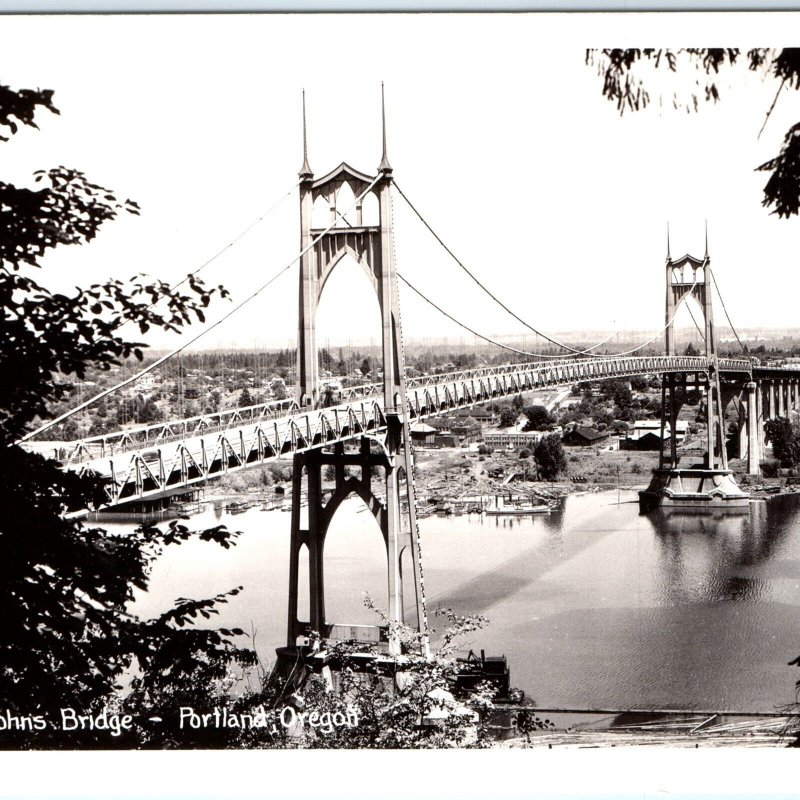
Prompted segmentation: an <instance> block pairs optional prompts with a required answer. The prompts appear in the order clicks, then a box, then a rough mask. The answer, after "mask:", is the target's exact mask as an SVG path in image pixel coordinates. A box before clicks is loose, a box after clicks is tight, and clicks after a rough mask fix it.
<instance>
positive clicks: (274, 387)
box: [269, 376, 289, 400]
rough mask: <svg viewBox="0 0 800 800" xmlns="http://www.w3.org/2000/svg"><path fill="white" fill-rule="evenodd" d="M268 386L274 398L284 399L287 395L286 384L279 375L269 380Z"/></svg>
mask: <svg viewBox="0 0 800 800" xmlns="http://www.w3.org/2000/svg"><path fill="white" fill-rule="evenodd" d="M269 388H270V391H271V392H272V397H273V398H274V399H275V400H285V399H286V398H287V397H288V396H289V392H287V391H286V384H285V383H284V380H283V378H281V377H278V376H276V377H274V378H273V379H272V380H271V381H270V384H269Z"/></svg>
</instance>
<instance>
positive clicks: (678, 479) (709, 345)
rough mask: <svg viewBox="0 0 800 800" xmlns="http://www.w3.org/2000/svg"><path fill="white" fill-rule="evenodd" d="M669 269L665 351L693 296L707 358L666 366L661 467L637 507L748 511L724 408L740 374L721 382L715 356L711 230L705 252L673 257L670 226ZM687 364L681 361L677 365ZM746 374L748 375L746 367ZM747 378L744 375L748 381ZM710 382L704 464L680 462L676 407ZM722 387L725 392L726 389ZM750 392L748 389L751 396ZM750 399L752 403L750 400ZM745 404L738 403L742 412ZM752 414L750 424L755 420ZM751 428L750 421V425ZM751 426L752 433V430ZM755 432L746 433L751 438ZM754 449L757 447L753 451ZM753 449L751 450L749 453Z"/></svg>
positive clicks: (735, 391) (669, 353)
mask: <svg viewBox="0 0 800 800" xmlns="http://www.w3.org/2000/svg"><path fill="white" fill-rule="evenodd" d="M665 272H666V289H667V296H666V310H665V314H666V319H665V325H664V330H665V337H666V342H665V345H666V354H667V356H672V357H674V356H677V355H679V354H678V353H676V352H675V329H674V319H673V318H674V316H675V311H676V309H677V308H678V304H679V303H680V302H681V301H682V300H688V299H689V298H690V297H694V298H695V299H696V300H697V301H698V303H699V304H700V309H701V311H702V314H703V322H704V329H705V332H704V337H703V338H704V339H705V350H706V352H705V358H702V359H697V360H696V361H692V362H689V363H688V364H687V365H686V367H687V368H686V371H685V372H684V371H681V372H677V373H676V372H672V371H669V372H666V373H665V374H664V377H663V379H662V384H661V408H662V410H661V446H660V450H659V456H658V468H657V469H654V470H653V477H652V479H651V481H650V485H649V486H648V487H647V489H645V490H643V491H641V492H639V507H640V509H641V510H642V511H649V510H651V509H653V508H656V507H661V508H666V509H669V508H672V509H676V508H677V509H687V508H688V509H694V510H697V509H700V508H704V509H709V508H716V509H720V508H725V509H726V510H730V511H747V510H748V509H749V497H748V495H746V494H745V493H744V492H742V490H741V489H740V488H739V487H738V486H737V485H736V481H735V480H734V477H733V472H732V470H730V469H728V453H727V442H726V436H725V414H724V409H725V407H726V405H727V401H728V400H729V399H731V397H733V396H735V395H736V394H741V392H742V388H743V384H742V382H741V380H739V381H738V383H737V382H736V381H733V382H731V381H729V382H727V383H725V384H721V381H720V369H719V367H720V365H719V359H718V356H717V343H716V335H715V331H714V313H713V308H712V303H711V296H712V293H713V288H714V276H713V273H712V271H711V259H710V258H709V256H708V235H707V234H706V250H705V255H704V256H703V258H697V257H695V256H692V255H689V254H688V253H687V254H686V255H684V256H681V257H680V258H677V259H673V258H672V256H671V254H670V247H669V228H667V260H666V264H665ZM679 366H681V367H682V366H683V365H679ZM742 377H745V379H746V378H747V377H749V376H748V375H747V373H745V374H744V375H743V376H742ZM745 382H746V381H745ZM703 384H705V387H706V422H707V425H708V442H707V446H706V452H705V456H704V458H703V463H702V464H695V465H689V466H688V467H686V466H679V464H678V452H677V442H678V430H677V429H678V424H677V423H678V412H679V411H680V408H681V406H682V405H683V403H684V402H685V401H686V392H687V389H688V388H694V389H699V388H700V386H701V385H703ZM723 392H724V393H725V394H723ZM750 394H751V392H750V391H749V390H748V401H749V399H750ZM748 405H749V403H748ZM741 410H742V405H741V403H740V413H741ZM751 416H752V415H748V417H747V424H748V425H752V422H751ZM667 426H669V431H670V447H669V456H668V457H667V455H666V454H665V453H664V433H665V430H666V428H667ZM749 430H752V427H751V428H750V429H749ZM749 430H748V433H749ZM749 439H752V437H750V436H748V440H749ZM753 452H754V451H753ZM751 455H752V454H751Z"/></svg>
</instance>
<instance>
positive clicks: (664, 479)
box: [639, 467, 750, 514]
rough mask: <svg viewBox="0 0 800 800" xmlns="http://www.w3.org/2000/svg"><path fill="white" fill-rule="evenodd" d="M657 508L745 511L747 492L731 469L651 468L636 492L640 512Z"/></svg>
mask: <svg viewBox="0 0 800 800" xmlns="http://www.w3.org/2000/svg"><path fill="white" fill-rule="evenodd" d="M656 508H661V509H663V510H665V511H666V510H671V509H681V510H684V511H685V510H687V509H691V510H692V511H695V512H699V513H707V512H710V513H716V512H718V511H725V512H728V511H730V512H733V513H746V512H747V511H749V510H750V495H749V494H747V493H746V492H743V491H742V490H741V488H740V487H739V486H738V485H737V483H736V481H735V480H734V478H733V470H730V469H704V468H702V467H689V468H688V469H654V470H653V477H652V479H651V481H650V485H649V486H648V487H647V488H646V489H642V490H641V491H640V492H639V511H640V512H641V513H642V514H646V513H647V512H649V511H653V510H654V509H656Z"/></svg>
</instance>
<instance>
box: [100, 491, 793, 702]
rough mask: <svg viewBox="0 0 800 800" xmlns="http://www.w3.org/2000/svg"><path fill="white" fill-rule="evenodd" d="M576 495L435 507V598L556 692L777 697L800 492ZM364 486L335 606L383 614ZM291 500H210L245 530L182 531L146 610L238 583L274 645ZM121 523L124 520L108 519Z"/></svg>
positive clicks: (541, 696)
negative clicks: (744, 507) (496, 506)
mask: <svg viewBox="0 0 800 800" xmlns="http://www.w3.org/2000/svg"><path fill="white" fill-rule="evenodd" d="M617 499H618V495H617V493H616V492H611V493H601V494H588V495H582V496H575V497H570V498H568V499H567V500H566V501H565V502H564V505H563V507H562V508H561V509H560V511H559V512H557V513H554V514H552V515H551V516H550V517H539V518H533V519H531V518H527V519H514V518H502V517H483V518H481V517H477V516H472V517H467V516H460V517H451V518H443V517H428V518H426V519H423V520H421V521H420V525H421V529H422V536H423V552H424V555H425V580H426V586H427V590H428V600H429V607H435V606H443V607H449V608H452V609H453V610H454V611H457V612H459V613H465V614H466V613H480V614H484V615H485V616H486V617H488V618H489V620H490V623H489V625H488V626H487V627H486V628H485V629H484V630H483V631H481V632H480V633H478V634H474V635H473V637H472V641H471V642H470V643H469V646H472V647H474V648H476V649H478V648H481V647H483V648H485V649H486V651H487V652H488V653H491V654H499V653H505V654H506V655H507V656H508V657H509V661H510V666H511V672H512V683H513V684H514V685H516V686H519V687H520V688H522V689H524V690H525V691H526V692H527V693H528V695H529V696H530V697H532V698H533V699H534V700H535V701H536V702H537V703H538V704H539V705H540V706H542V707H551V706H572V707H583V708H585V707H601V706H602V707H611V708H633V707H637V708H646V707H670V708H692V707H694V708H710V709H731V710H739V711H747V710H752V711H768V710H773V709H774V708H775V707H776V706H780V705H782V704H786V703H789V702H792V700H793V699H794V682H795V680H796V679H797V678H798V677H800V671H798V670H797V668H796V667H789V666H787V662H788V661H790V660H791V659H793V658H794V657H795V656H796V655H798V654H799V653H800V630H798V619H799V618H800V613H799V610H798V606H800V504H799V503H798V502H797V500H796V499H795V498H776V499H773V500H771V501H770V502H769V503H759V504H756V505H753V506H752V507H751V511H750V514H749V515H740V516H732V517H722V518H712V517H691V516H677V515H672V516H670V517H668V518H667V517H659V516H652V515H651V516H649V517H642V516H639V514H638V506H637V505H636V504H635V502H632V501H635V494H634V493H632V492H622V493H621V495H620V496H619V499H620V500H621V503H620V504H617ZM360 508H362V506H361V503H360V501H359V500H351V501H347V502H346V503H345V504H343V506H342V508H341V509H340V511H339V512H338V514H337V516H336V518H335V519H334V522H333V524H332V526H331V530H330V533H329V538H328V542H327V544H326V579H327V605H328V619H329V620H331V621H347V622H372V621H374V617H373V616H372V613H371V612H369V611H368V610H367V609H365V608H364V606H363V592H364V591H367V592H369V594H370V595H371V596H372V597H374V598H375V599H376V600H378V601H382V600H383V598H384V591H385V589H384V585H385V584H384V581H385V577H384V576H385V567H384V552H385V551H384V548H383V541H382V539H381V537H380V534H379V532H378V529H377V526H376V525H375V523H374V522H373V520H372V518H371V516H370V515H369V514H368V513H359V509H360ZM290 517H291V515H290V514H287V513H282V512H280V511H270V512H263V511H259V510H255V509H254V510H251V511H248V512H245V513H244V514H239V515H236V516H229V515H227V514H225V513H221V512H219V511H213V510H211V509H209V510H208V511H207V512H205V513H203V514H201V515H198V516H195V517H193V518H192V520H191V524H192V526H194V527H198V528H199V527H202V526H203V525H210V524H218V523H219V522H220V521H222V522H225V523H226V524H227V525H228V527H229V528H231V529H235V530H241V531H242V532H243V535H242V536H241V537H240V539H239V540H238V544H237V546H236V547H234V548H232V549H231V550H229V551H225V550H222V549H221V548H219V547H216V546H214V545H212V544H207V543H190V544H188V545H181V546H180V547H174V548H168V551H167V553H166V554H165V555H164V557H162V558H161V559H160V561H159V562H158V564H157V565H156V568H155V570H154V574H153V579H152V584H151V589H150V591H149V592H148V593H146V594H141V595H140V596H139V598H138V600H137V609H138V611H139V612H140V613H142V614H155V613H157V612H158V611H160V610H161V609H163V608H164V607H165V606H166V604H168V603H171V602H172V601H173V600H174V599H176V598H178V597H181V596H190V597H208V596H211V595H213V594H215V593H217V592H221V591H224V590H226V589H229V588H232V587H234V586H238V585H242V586H244V591H243V592H242V593H241V595H239V596H237V597H235V598H233V599H232V600H231V601H230V602H229V603H228V604H227V606H223V607H222V609H221V613H220V616H219V619H218V623H219V624H221V625H229V626H234V625H236V626H239V627H242V628H244V629H245V630H247V631H250V630H251V628H252V629H254V630H255V631H256V647H257V649H258V650H259V652H260V653H261V655H262V658H265V659H266V660H270V659H271V657H272V655H273V648H274V647H275V646H276V645H279V644H283V643H284V637H285V628H286V595H287V582H288V542H289V523H290ZM107 527H109V528H111V527H121V526H111V525H109V526H107Z"/></svg>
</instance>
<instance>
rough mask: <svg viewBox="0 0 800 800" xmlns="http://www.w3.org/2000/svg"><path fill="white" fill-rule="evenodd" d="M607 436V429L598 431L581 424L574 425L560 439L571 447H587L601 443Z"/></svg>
mask: <svg viewBox="0 0 800 800" xmlns="http://www.w3.org/2000/svg"><path fill="white" fill-rule="evenodd" d="M608 436H609V433H608V431H598V430H595V429H594V428H585V427H583V426H581V425H576V426H575V427H574V428H571V429H570V430H568V431H567V432H566V433H565V434H564V435H563V436H562V437H561V441H562V442H563V443H564V444H566V445H570V446H572V447H589V446H591V445H597V444H601V443H602V442H604V441H605V440H606V439H608Z"/></svg>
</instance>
